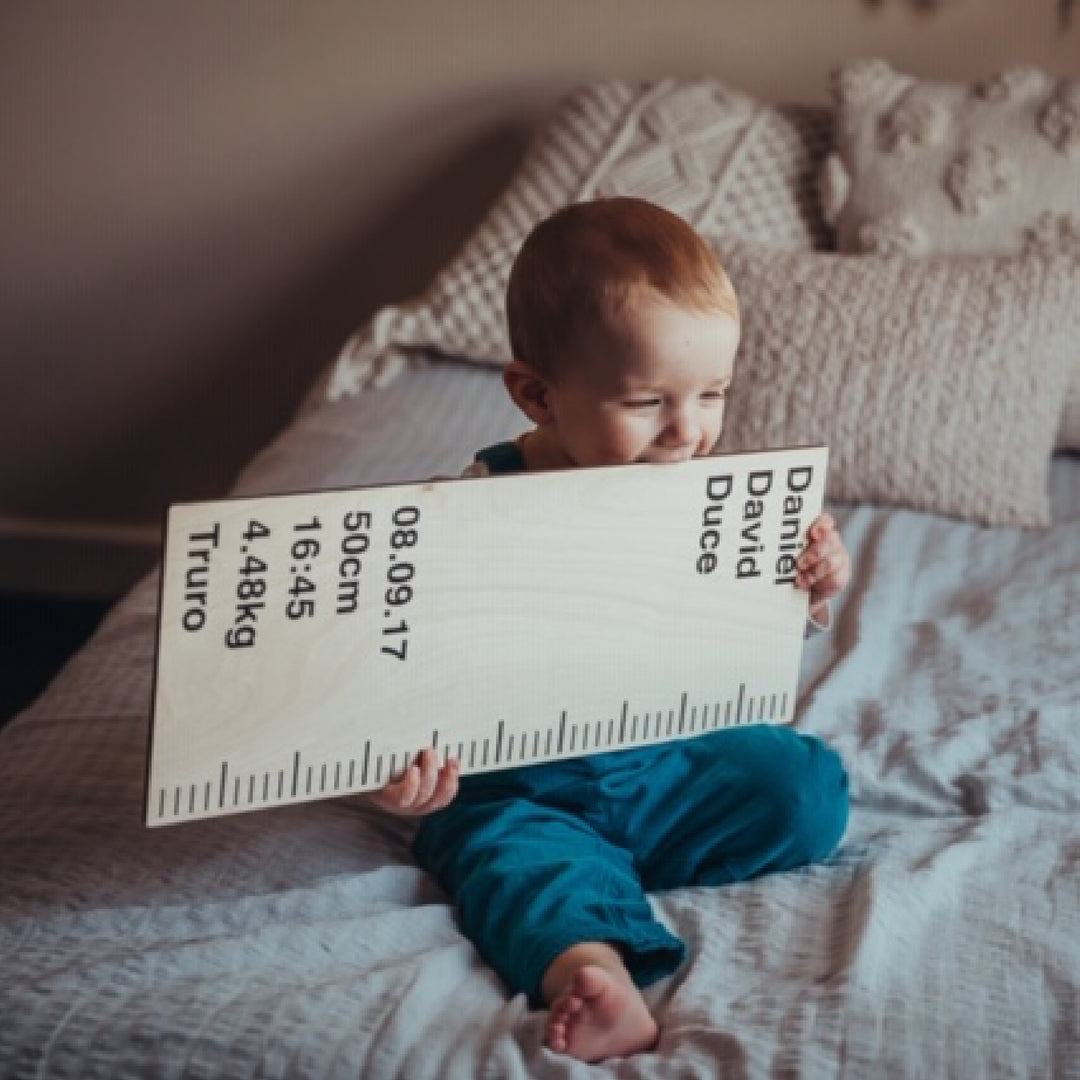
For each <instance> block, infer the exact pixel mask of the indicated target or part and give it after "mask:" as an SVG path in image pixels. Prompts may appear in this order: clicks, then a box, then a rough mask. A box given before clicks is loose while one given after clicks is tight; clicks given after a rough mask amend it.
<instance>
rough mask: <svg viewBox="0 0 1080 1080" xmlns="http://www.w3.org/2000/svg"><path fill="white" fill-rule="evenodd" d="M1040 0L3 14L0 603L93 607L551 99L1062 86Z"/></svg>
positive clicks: (436, 234)
mask: <svg viewBox="0 0 1080 1080" xmlns="http://www.w3.org/2000/svg"><path fill="white" fill-rule="evenodd" d="M1056 6H1057V5H1056V0H1045V2H1043V3H1040V4H1037V5H1034V4H1033V5H1028V4H1019V3H1017V0H952V2H942V3H940V4H938V5H937V6H936V10H935V11H933V12H930V13H928V12H927V10H926V9H927V4H926V2H925V0H923V2H922V3H920V2H918V0H876V2H867V0H756V2H755V0H746V2H736V0H728V2H719V0H676V2H668V3H663V4H661V3H659V2H657V0H584V2H583V0H543V2H539V0H536V2H532V3H525V2H518V0H459V2H456V3H455V2H449V0H395V2H393V3H389V2H386V0H381V2H377V3H376V2H360V0H357V2H350V3H346V2H330V0H321V2H320V0H308V2H306V3H286V2H277V3H271V2H266V3H251V2H247V3H241V2H226V0H185V2H180V0H176V2H173V3H165V2H161V3H146V2H143V0H131V2H119V0H102V2H98V3H89V4H86V3H80V2H75V0H72V2H69V3H49V2H9V3H7V4H5V5H3V7H2V8H0V131H2V132H3V135H4V140H3V149H2V151H0V154H2V157H0V161H2V163H3V166H2V170H0V238H2V242H3V254H2V256H0V588H5V587H12V586H16V587H24V588H51V589H55V590H60V591H87V590H89V591H115V590H117V589H119V588H121V587H122V586H123V585H124V584H125V583H126V580H127V579H128V578H129V577H130V574H131V573H132V572H133V567H134V564H133V563H132V561H131V560H130V559H128V558H127V557H126V555H130V554H132V553H134V554H135V555H136V556H137V558H136V560H135V561H136V562H138V560H139V558H145V557H146V552H147V550H148V548H149V549H151V550H152V545H153V543H154V540H155V538H156V535H157V529H158V526H159V522H160V516H161V512H162V509H163V507H164V506H165V505H166V504H167V503H168V502H169V501H172V500H178V499H191V498H203V497H211V496H215V495H218V494H221V493H223V492H224V491H225V490H226V489H227V487H228V485H229V483H230V481H231V479H232V476H233V475H234V473H235V471H236V470H237V469H238V468H239V467H240V465H242V464H243V462H244V461H245V460H246V459H247V458H248V457H249V456H250V455H251V454H252V453H253V452H254V451H255V450H256V449H258V448H259V446H261V445H262V444H263V443H264V442H265V441H266V440H267V439H268V438H270V437H271V436H272V434H273V433H274V432H275V431H276V430H277V429H278V428H279V427H280V426H281V425H282V424H283V423H284V422H285V421H286V420H287V419H288V417H289V415H290V413H291V411H292V409H293V407H294V406H295V404H296V402H297V399H298V398H299V397H300V396H301V395H302V393H303V391H304V389H305V388H306V387H307V386H308V385H309V384H310V382H311V380H312V379H313V378H314V377H315V375H316V373H317V372H318V371H319V369H321V368H322V367H323V366H324V364H325V363H326V362H327V361H328V360H329V359H330V358H331V357H332V356H333V354H334V352H335V351H336V349H337V348H338V346H339V345H340V344H341V342H342V340H343V339H344V338H345V337H346V336H347V335H348V333H349V332H350V331H351V330H352V329H353V328H354V326H355V325H357V324H358V323H359V322H361V321H362V320H363V319H365V318H366V317H367V316H368V315H369V314H370V313H371V311H372V310H373V309H374V308H375V307H377V306H378V305H379V304H381V303H383V302H387V301H391V300H398V299H402V298H404V297H406V296H408V295H411V294H413V293H415V292H417V291H419V290H420V289H421V288H422V287H423V285H424V284H425V283H426V281H427V280H428V279H429V278H430V276H431V275H432V274H433V273H434V271H435V270H436V269H437V267H438V266H439V265H440V264H441V263H442V262H443V261H445V259H446V258H448V257H449V255H450V254H451V253H452V251H453V250H454V248H455V246H456V245H457V244H458V243H459V242H460V241H461V240H462V239H463V238H464V237H465V235H466V234H467V232H468V230H469V228H470V226H471V225H472V224H473V223H475V221H476V220H477V219H478V218H479V216H480V215H481V214H482V212H483V209H484V207H485V206H486V205H487V204H488V203H489V202H490V201H491V199H493V198H494V197H495V195H496V194H497V193H498V191H499V190H500V188H501V186H502V185H503V184H504V183H505V181H506V180H507V179H508V178H509V176H510V174H511V172H512V170H513V167H514V165H515V163H516V161H517V159H518V157H519V155H520V153H521V150H522V147H523V145H524V140H525V138H526V136H527V132H528V130H529V128H530V126H531V125H533V124H534V123H535V122H536V119H537V118H538V116H540V115H541V114H542V112H543V111H544V110H545V109H546V108H547V107H549V106H550V105H551V103H552V102H553V101H554V100H555V99H557V97H558V96H559V95H561V94H562V93H563V92H565V91H566V90H568V89H570V88H572V87H573V86H574V85H576V84H577V83H579V82H581V81H584V80H586V79H590V78H596V77H603V76H632V77H637V76H643V77H649V76H660V75H665V74H685V75H692V74H699V73H702V72H712V73H715V74H716V75H717V76H718V77H720V78H722V79H724V80H726V81H728V82H730V83H731V84H733V85H736V86H739V87H741V88H743V89H746V90H748V91H751V92H754V93H758V94H760V95H762V96H764V97H768V98H772V99H779V100H805V101H823V100H825V97H826V85H827V83H826V79H827V72H828V71H829V69H830V68H831V67H833V66H834V65H835V64H836V63H837V62H839V61H840V60H843V59H846V58H848V57H853V56H865V55H881V56H886V57H889V58H891V59H892V60H893V61H894V62H895V63H896V64H897V65H898V66H900V67H903V68H906V69H908V70H913V71H916V72H919V73H924V74H930V75H941V76H946V75H947V76H956V77H964V78H967V77H974V76H979V75H984V74H987V73H989V72H992V71H994V70H996V69H997V68H999V67H1001V66H1004V65H1006V64H1009V63H1015V62H1019V61H1026V62H1034V63H1039V64H1041V65H1042V66H1044V67H1046V68H1048V69H1049V70H1051V71H1054V72H1058V73H1062V74H1064V73H1069V72H1073V73H1076V72H1080V26H1076V27H1073V28H1072V30H1071V32H1069V33H1065V34H1063V33H1060V32H1059V28H1058V22H1057V15H1056ZM125 553H126V554H125ZM110 560H112V561H111V562H110Z"/></svg>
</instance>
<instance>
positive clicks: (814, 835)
mask: <svg viewBox="0 0 1080 1080" xmlns="http://www.w3.org/2000/svg"><path fill="white" fill-rule="evenodd" d="M507 318H508V322H509V328H510V343H511V348H512V352H513V357H514V358H513V360H512V361H511V363H510V364H509V365H508V366H507V367H506V369H505V374H504V381H505V384H506V388H507V390H508V391H509V393H510V396H511V397H512V398H513V400H514V401H515V403H516V404H517V405H518V406H519V407H520V408H521V410H522V412H524V413H525V415H526V416H527V417H528V418H529V420H530V421H532V423H533V425H534V426H533V428H532V430H530V431H528V432H526V433H525V434H523V435H522V436H520V437H519V438H518V439H516V440H514V441H513V442H507V443H500V444H498V445H496V446H493V447H489V448H487V449H486V450H482V451H480V452H479V453H478V454H477V458H476V461H475V462H474V464H473V465H472V466H470V468H469V469H468V470H466V475H470V476H477V475H488V474H491V473H505V472H515V471H522V470H535V469H564V468H576V467H580V466H589V465H618V464H627V463H630V462H639V461H648V462H674V461H686V460H687V459H689V458H691V457H699V456H701V455H704V454H708V453H709V452H710V450H712V448H713V446H714V445H715V443H716V441H717V439H718V438H719V435H720V426H721V422H722V420H723V415H724V395H725V392H726V391H727V388H728V385H729V383H730V381H731V376H732V368H733V365H734V362H735V353H736V349H737V347H738V343H739V310H738V304H737V301H736V298H735V293H734V291H733V289H732V286H731V283H730V282H729V280H728V278H727V275H726V274H725V272H724V270H723V268H722V267H721V265H720V263H719V261H718V260H717V258H716V255H715V254H714V252H713V251H712V249H711V248H710V247H709V246H708V245H707V244H706V243H705V242H704V241H703V240H702V239H701V238H700V237H699V236H698V235H697V234H696V233H695V232H694V231H693V229H691V228H690V226H688V225H687V224H686V223H685V222H684V221H683V220H682V219H681V218H679V217H677V216H676V215H674V214H672V213H669V212H668V211H666V210H663V209H661V208H659V207H657V206H654V205H652V204H650V203H648V202H645V201H643V200H640V199H631V198H612V199H597V200H595V201H592V202H585V203H579V204H576V205H573V206H570V207H567V208H565V209H563V210H560V211H558V212H557V213H555V214H553V215H552V216H551V217H550V218H548V219H547V220H546V221H543V222H541V223H540V224H539V225H538V226H537V227H536V228H535V229H534V230H533V231H532V233H531V234H530V235H529V236H528V238H527V239H526V241H525V243H524V245H523V247H522V249H521V251H520V253H519V255H518V257H517V259H516V261H515V263H514V266H513V269H512V272H511V275H510V283H509V288H508V290H507ZM522 558H528V553H527V552H523V553H522ZM799 565H800V570H799V574H798V579H797V580H798V586H799V587H800V588H803V589H807V590H809V594H810V615H811V620H812V621H813V622H815V623H816V624H818V625H822V624H826V623H827V621H828V618H829V611H828V600H829V598H830V597H831V596H833V595H834V594H835V593H837V592H839V591H840V590H841V589H842V588H843V587H844V586H845V585H846V583H847V581H848V579H849V577H850V560H849V558H848V554H847V551H846V549H845V547H844V544H843V542H842V540H841V538H840V536H839V533H838V532H837V529H836V526H835V523H834V522H833V520H832V519H831V518H830V517H829V516H828V515H827V514H823V515H821V516H820V517H819V518H818V519H817V520H816V521H814V522H813V524H812V525H811V526H810V529H809V539H808V543H807V546H806V549H805V551H804V552H803V554H802V556H801V557H800V561H799ZM551 677H552V678H553V679H557V678H558V672H557V671H553V672H552V673H551ZM371 798H372V799H373V801H374V802H375V803H376V804H377V805H379V806H381V807H383V808H386V809H388V810H391V811H393V812H395V813H399V814H414V815H423V818H424V819H423V821H422V822H421V824H420V828H419V830H418V832H417V836H416V840H415V843H414V850H415V852H416V855H417V858H418V859H419V861H420V863H421V865H422V866H424V867H425V868H426V869H428V870H430V871H431V872H432V873H433V874H435V876H436V877H437V878H438V880H439V882H440V883H441V884H442V886H443V887H444V888H445V889H446V890H447V892H448V893H449V894H450V895H451V896H452V897H453V898H454V901H455V903H456V905H457V907H458V910H459V912H460V916H461V920H462V925H463V927H464V930H465V932H466V933H467V934H468V935H469V937H470V938H471V939H472V940H473V941H474V942H475V944H476V945H477V947H478V949H479V950H480V952H481V954H482V955H483V956H484V958H485V959H486V960H487V962H488V963H490V964H491V965H492V966H493V967H494V968H495V969H496V970H497V971H498V973H499V974H500V975H501V977H502V978H503V980H504V981H505V982H506V984H507V985H508V986H509V987H510V988H511V989H512V990H514V991H524V992H525V993H526V994H527V995H528V996H529V1001H530V1004H531V1005H533V1006H534V1007H542V1006H543V1005H544V1004H545V1003H546V1004H547V1006H548V1008H549V1013H548V1018H547V1025H546V1031H545V1042H546V1044H547V1045H548V1046H549V1047H550V1048H551V1049H553V1050H555V1051H560V1052H564V1053H568V1054H571V1055H573V1056H575V1057H578V1058H581V1059H582V1060H585V1061H599V1060H601V1059H604V1058H608V1057H614V1056H617V1055H626V1054H632V1053H635V1052H639V1051H643V1050H647V1049H649V1048H650V1047H652V1046H654V1045H655V1043H656V1041H657V1039H658V1036H659V1028H658V1025H657V1022H656V1020H655V1018H654V1017H653V1016H652V1014H651V1013H650V1010H649V1008H648V1006H647V1004H646V1002H645V1000H644V998H643V996H642V994H641V990H640V988H641V987H643V986H646V985H648V984H649V983H651V982H653V981H655V980H657V979H659V978H662V977H663V976H666V975H668V974H670V973H672V972H673V971H675V970H676V968H677V967H678V966H679V965H680V963H681V962H682V960H683V959H684V955H685V946H684V944H683V942H682V941H680V940H679V939H678V938H677V937H675V936H674V935H673V934H671V933H670V932H669V931H668V930H667V929H666V928H665V927H664V926H663V925H662V924H661V923H660V922H659V921H658V920H657V919H656V918H655V916H654V915H653V912H652V909H651V908H650V906H649V903H648V900H647V898H646V892H648V891H653V890H659V889H670V888H675V887H678V886H685V885H722V884H726V883H728V882H736V881H744V880H746V879H748V878H751V877H754V876H755V875H758V874H762V873H766V872H769V871H774V870H784V869H789V868H792V867H796V866H801V865H805V864H807V863H809V862H812V861H814V860H818V859H822V858H824V857H825V856H827V855H828V854H829V853H830V852H832V851H833V850H834V848H835V847H836V845H837V844H838V843H839V840H840V837H841V835H842V834H843V832H844V828H845V825H846V822H847V813H848V798H847V777H846V774H845V772H844V769H843V767H842V765H841V763H840V759H839V757H838V755H837V754H836V753H835V752H834V751H832V750H831V749H829V748H828V747H826V746H825V745H824V744H823V743H822V742H821V741H820V740H819V739H817V738H815V737H812V736H808V735H802V734H799V733H797V732H795V731H793V730H792V729H790V728H787V727H779V726H775V725H768V724H758V725H750V726H746V727H740V728H726V729H721V730H719V731H716V732H713V733H710V734H707V735H701V736H697V737H696V738H691V739H686V740H680V741H676V742H671V743H664V744H661V745H658V746H649V747H644V748H638V749H632V750H624V751H620V752H612V753H607V754H599V755H594V756H592V757H583V758H575V759H572V760H569V761H558V762H553V763H549V764H541V765H532V766H525V767H520V768H514V769H505V770H502V771H498V772H489V773H484V774H480V775H475V776H466V777H460V778H459V770H458V765H457V762H455V761H449V762H447V763H445V764H444V765H443V766H442V767H441V768H440V766H439V764H438V761H437V759H436V756H435V753H434V751H432V750H427V751H425V752H424V753H423V754H422V755H421V757H420V759H419V760H418V761H417V762H416V763H414V764H413V765H412V766H411V767H410V768H409V769H408V770H407V771H406V772H405V774H404V775H403V776H402V777H401V778H400V779H398V780H397V781H395V782H394V783H392V784H390V785H388V786H387V787H385V788H383V789H382V790H381V791H380V792H377V793H375V794H374V795H372V796H371Z"/></svg>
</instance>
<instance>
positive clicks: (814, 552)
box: [795, 514, 851, 623]
mask: <svg viewBox="0 0 1080 1080" xmlns="http://www.w3.org/2000/svg"><path fill="white" fill-rule="evenodd" d="M850 580H851V556H850V555H848V551H847V548H846V547H844V541H843V540H842V539H841V537H840V533H839V532H837V529H836V522H835V521H833V519H832V517H831V516H830V515H829V514H822V515H821V516H820V517H819V518H816V519H815V520H814V523H813V524H812V525H811V526H810V530H809V542H808V543H807V545H806V550H805V551H804V552H803V553H802V555H800V556H799V572H798V575H797V576H796V578H795V584H796V586H797V587H798V588H800V589H809V590H810V618H811V619H813V620H814V622H816V623H823V622H825V621H826V620H827V619H828V616H829V605H828V601H829V597H831V596H835V595H836V594H837V593H838V592H840V590H841V589H843V588H844V586H845V585H847V583H848V582H849V581H850Z"/></svg>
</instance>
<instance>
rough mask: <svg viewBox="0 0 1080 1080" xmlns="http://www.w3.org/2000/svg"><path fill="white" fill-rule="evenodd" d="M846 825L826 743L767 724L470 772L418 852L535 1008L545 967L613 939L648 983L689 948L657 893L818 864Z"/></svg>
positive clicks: (842, 787)
mask: <svg viewBox="0 0 1080 1080" xmlns="http://www.w3.org/2000/svg"><path fill="white" fill-rule="evenodd" d="M847 816H848V782H847V775H846V773H845V771H844V768H843V766H842V764H841V762H840V758H839V756H838V755H837V754H836V753H835V752H834V751H833V750H831V749H830V748H829V747H828V746H826V745H825V744H824V743H823V742H822V741H821V740H820V739H818V738H815V737H813V736H807V735H801V734H798V733H796V732H795V731H793V730H791V729H790V728H786V727H778V726H773V725H768V724H757V725H749V726H746V727H739V728H728V729H724V730H721V731H716V732H713V733H710V734H708V735H701V736H697V737H696V738H691V739H685V740H680V741H678V742H673V743H665V744H662V745H658V746H649V747H644V748H639V749H633V750H624V751H618V752H612V753H607V754H599V755H595V756H592V757H584V758H576V759H572V760H569V761H559V762H554V763H549V764H543V765H532V766H526V767H522V768H516V769H507V770H502V771H499V772H492V773H482V774H479V775H473V776H466V777H463V778H462V780H461V788H460V791H459V793H458V796H457V798H456V799H455V800H454V802H452V803H451V804H450V806H448V807H447V808H446V809H444V810H441V811H439V812H437V813H435V814H432V815H430V816H429V817H427V818H425V819H424V821H423V822H422V824H421V826H420V828H419V830H418V832H417V835H416V839H415V843H414V850H415V853H416V856H417V859H418V860H419V862H420V864H421V865H422V866H423V867H425V868H426V869H427V870H429V871H430V872H431V873H432V874H434V875H435V877H436V878H437V879H438V881H439V882H440V884H441V885H442V887H443V888H444V889H445V890H446V891H447V892H448V893H449V894H450V896H451V897H452V898H453V900H454V903H455V904H456V906H457V908H458V911H459V913H460V917H461V921H462V926H463V928H464V931H465V933H466V934H467V935H468V936H469V938H470V939H471V940H472V941H473V942H474V943H475V944H476V946H477V948H478V949H479V951H480V953H481V955H482V956H483V957H484V959H485V960H486V961H487V962H488V963H489V964H490V965H491V966H492V967H493V968H494V969H495V970H496V971H497V972H498V973H499V975H500V976H501V977H502V979H503V980H504V982H505V983H506V985H507V986H508V987H509V988H510V989H511V990H512V991H515V992H518V991H523V992H525V993H526V994H527V995H528V996H529V1000H530V1003H531V1004H532V1005H533V1006H534V1007H540V1006H542V1005H543V999H542V996H541V993H540V986H541V981H542V979H543V976H544V972H545V971H546V970H547V968H548V965H550V963H551V962H552V961H553V960H554V959H555V958H556V957H557V956H558V955H559V954H560V953H561V952H563V951H565V950H566V949H567V948H569V947H570V946H571V945H574V944H578V943H581V942H587V941H602V942H608V943H610V944H612V945H614V946H615V947H617V948H618V949H619V950H620V952H621V953H622V955H623V958H624V960H625V962H626V965H627V968H628V969H629V971H630V974H631V976H632V977H633V978H634V981H635V982H636V983H637V984H638V985H640V986H645V985H647V984H648V983H650V982H653V981H654V980H656V979H658V978H661V977H663V976H665V975H668V974H670V973H672V972H673V971H675V970H676V968H678V966H679V965H680V964H681V963H682V961H683V959H684V956H685V946H684V944H683V942H682V941H680V940H679V939H678V938H677V937H675V936H674V935H673V934H671V933H670V932H669V931H668V930H667V929H666V928H665V927H664V926H663V925H662V924H661V923H660V922H658V921H657V919H656V918H655V916H654V914H653V911H652V909H651V907H650V905H649V902H648V900H647V898H646V893H647V892H651V891H656V890H663V889H671V888H675V887H678V886H684V885H726V884H729V883H731V882H737V881H746V880H748V879H750V878H753V877H756V876H757V875H759V874H765V873H769V872H772V871H778V870H788V869H792V868H794V867H798V866H803V865H806V864H807V863H810V862H814V861H816V860H819V859H822V858H824V857H825V856H827V855H828V854H830V852H832V851H833V850H834V849H835V847H836V845H837V844H838V843H839V842H840V838H841V836H842V835H843V832H844V828H845V826H846V824H847Z"/></svg>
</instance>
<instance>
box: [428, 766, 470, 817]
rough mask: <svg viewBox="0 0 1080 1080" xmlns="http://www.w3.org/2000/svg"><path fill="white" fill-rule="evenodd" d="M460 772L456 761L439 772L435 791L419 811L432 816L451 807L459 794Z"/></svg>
mask: <svg viewBox="0 0 1080 1080" xmlns="http://www.w3.org/2000/svg"><path fill="white" fill-rule="evenodd" d="M459 772H460V767H459V765H458V763H457V762H456V761H454V760H451V761H448V762H447V763H446V764H445V765H444V766H443V767H442V768H441V769H440V770H439V774H438V783H437V784H436V785H435V790H434V791H433V792H432V794H431V796H430V797H429V798H428V799H427V801H426V802H425V803H424V804H423V805H422V806H418V811H419V812H420V813H424V814H431V813H434V812H435V811H436V810H441V809H442V808H443V807H444V806H449V805H450V803H451V802H453V800H454V797H455V796H456V795H457V793H458V774H459Z"/></svg>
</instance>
